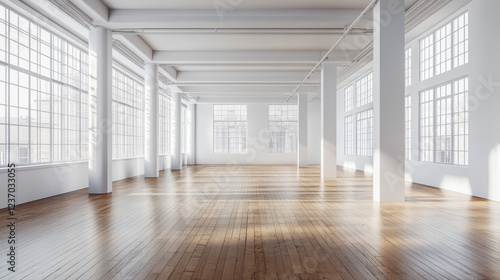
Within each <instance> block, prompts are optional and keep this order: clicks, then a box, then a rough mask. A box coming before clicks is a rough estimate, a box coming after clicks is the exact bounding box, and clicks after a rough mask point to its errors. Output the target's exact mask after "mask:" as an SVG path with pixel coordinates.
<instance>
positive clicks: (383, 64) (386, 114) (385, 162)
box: [373, 0, 405, 202]
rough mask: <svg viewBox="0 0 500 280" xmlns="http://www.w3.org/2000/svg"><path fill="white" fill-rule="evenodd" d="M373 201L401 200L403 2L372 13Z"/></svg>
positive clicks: (385, 1) (395, 0)
mask: <svg viewBox="0 0 500 280" xmlns="http://www.w3.org/2000/svg"><path fill="white" fill-rule="evenodd" d="M373 20H374V22H373V24H374V35H373V38H374V40H373V128H374V130H373V149H374V150H373V152H374V153H373V169H374V170H373V171H374V172H373V199H374V200H375V201H378V202H403V201H404V164H405V154H404V151H405V143H404V135H405V130H404V128H405V123H404V121H405V115H404V92H405V85H404V72H405V71H404V50H405V37H404V32H405V19H404V0H380V1H378V3H377V5H376V6H375V8H374V11H373Z"/></svg>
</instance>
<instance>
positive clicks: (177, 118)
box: [171, 92, 182, 170]
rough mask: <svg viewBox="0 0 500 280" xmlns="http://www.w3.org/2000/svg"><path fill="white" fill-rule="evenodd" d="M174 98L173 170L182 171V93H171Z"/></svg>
mask: <svg viewBox="0 0 500 280" xmlns="http://www.w3.org/2000/svg"><path fill="white" fill-rule="evenodd" d="M171 97H172V104H173V106H172V109H173V110H174V122H175V126H174V127H173V131H172V133H173V134H174V135H173V136H174V137H173V139H172V140H173V141H174V144H173V145H172V148H173V150H172V168H171V169H172V170H181V169H182V159H181V157H182V152H181V106H182V100H181V93H180V92H173V93H171Z"/></svg>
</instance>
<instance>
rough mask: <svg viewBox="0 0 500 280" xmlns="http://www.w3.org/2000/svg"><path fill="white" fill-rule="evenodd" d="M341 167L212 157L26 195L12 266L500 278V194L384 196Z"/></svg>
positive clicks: (100, 272) (49, 272)
mask: <svg viewBox="0 0 500 280" xmlns="http://www.w3.org/2000/svg"><path fill="white" fill-rule="evenodd" d="M338 174H339V177H338V178H336V179H325V180H321V178H320V169H319V166H310V167H309V168H307V169H297V168H296V167H295V166H291V165H269V166H264V165H243V166H224V165H198V166H189V167H185V168H183V170H181V171H163V172H161V173H160V177H159V178H148V179H145V178H143V177H137V178H130V179H126V180H122V181H119V182H115V183H114V184H113V193H112V194H107V195H88V194H87V192H86V190H80V191H76V192H72V193H68V194H63V195H59V196H55V197H51V198H47V199H42V200H39V201H35V202H30V203H26V204H22V205H19V206H18V209H17V218H18V221H17V224H18V226H17V232H16V234H17V248H18V251H17V260H18V263H17V271H16V272H15V273H11V272H9V271H8V270H7V265H6V260H7V258H6V254H7V239H6V237H7V236H8V232H7V228H6V227H1V228H0V256H5V257H3V260H1V258H2V257H0V260H1V262H0V279H356V280H357V279H460V280H462V279H500V203H498V202H493V201H489V200H485V199H479V198H474V197H471V196H468V195H463V194H459V193H455V192H450V191H445V190H441V189H437V188H431V187H426V186H422V185H418V184H408V185H407V186H406V202H405V203H389V204H379V203H375V202H373V201H372V187H371V180H372V178H371V175H369V174H365V173H363V172H355V171H353V170H349V169H345V170H344V169H342V168H340V169H339V170H338ZM0 219H3V220H4V221H7V211H6V210H5V209H3V210H1V211H0Z"/></svg>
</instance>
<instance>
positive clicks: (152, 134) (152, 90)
mask: <svg viewBox="0 0 500 280" xmlns="http://www.w3.org/2000/svg"><path fill="white" fill-rule="evenodd" d="M158 71H159V66H158V64H154V63H148V64H146V65H145V71H144V72H145V77H144V82H145V85H146V111H145V113H146V117H145V120H146V126H145V127H146V130H145V136H146V141H145V143H146V154H145V158H144V177H158V176H159V175H160V172H159V168H158V152H159V147H158V143H159V141H158V140H159V139H158V131H159V121H158Z"/></svg>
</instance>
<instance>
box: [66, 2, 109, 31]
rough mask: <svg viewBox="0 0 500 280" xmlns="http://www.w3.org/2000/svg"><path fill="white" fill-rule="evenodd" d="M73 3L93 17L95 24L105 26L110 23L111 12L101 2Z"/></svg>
mask: <svg viewBox="0 0 500 280" xmlns="http://www.w3.org/2000/svg"><path fill="white" fill-rule="evenodd" d="M72 2H73V3H74V4H75V5H76V6H77V7H78V8H80V9H81V10H82V11H84V12H85V13H86V14H87V15H88V16H89V17H91V18H92V20H93V23H94V24H97V25H103V24H106V23H107V22H108V20H109V13H110V10H109V9H108V7H107V6H106V5H104V4H103V3H102V2H101V1H100V0H73V1H72Z"/></svg>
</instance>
